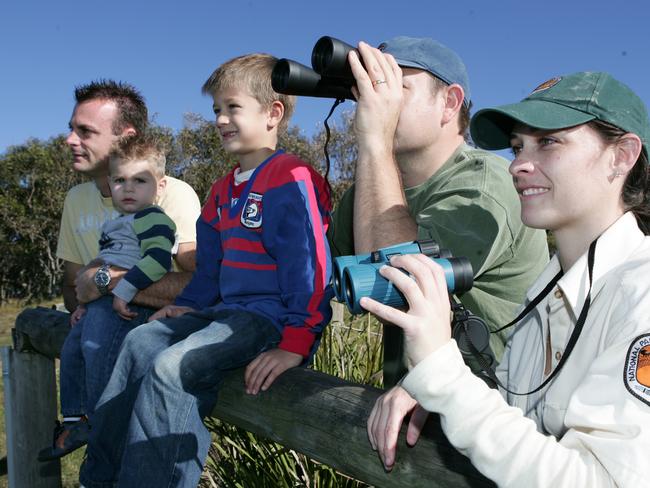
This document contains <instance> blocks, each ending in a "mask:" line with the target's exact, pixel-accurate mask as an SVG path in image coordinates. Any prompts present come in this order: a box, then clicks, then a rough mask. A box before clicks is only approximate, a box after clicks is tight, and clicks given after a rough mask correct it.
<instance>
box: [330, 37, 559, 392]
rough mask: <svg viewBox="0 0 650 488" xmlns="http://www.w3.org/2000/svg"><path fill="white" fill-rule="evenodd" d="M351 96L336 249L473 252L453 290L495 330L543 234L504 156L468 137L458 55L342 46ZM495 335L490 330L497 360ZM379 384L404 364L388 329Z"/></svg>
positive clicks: (521, 288) (527, 275)
mask: <svg viewBox="0 0 650 488" xmlns="http://www.w3.org/2000/svg"><path fill="white" fill-rule="evenodd" d="M348 61H349V64H350V67H351V69H352V73H353V75H354V78H355V85H354V86H353V87H352V92H353V94H354V96H355V98H356V99H357V103H358V105H357V109H356V115H355V120H354V130H355V134H356V137H357V143H358V160H357V165H356V176H355V182H354V185H353V187H352V188H351V189H350V190H349V191H348V192H346V194H345V195H344V196H343V198H342V200H341V202H340V204H339V206H338V208H337V209H336V211H335V213H334V217H333V221H332V225H331V226H330V233H329V236H328V237H329V238H330V243H331V248H332V252H333V253H334V254H335V255H349V254H355V253H367V252H371V251H373V250H376V249H379V248H383V247H387V246H390V245H394V244H397V243H401V242H406V241H414V240H417V239H432V240H434V241H436V242H438V243H439V244H440V245H441V246H444V247H445V248H447V249H449V250H450V251H451V252H452V253H453V255H454V256H465V257H467V258H469V260H470V262H471V264H472V268H473V270H474V286H473V288H472V289H471V290H470V291H468V292H467V293H465V294H464V295H463V296H462V297H461V298H460V299H461V302H462V303H463V304H464V306H465V307H467V309H469V310H470V311H471V312H473V313H474V314H476V315H478V316H479V317H482V318H483V319H484V320H485V321H486V322H487V323H488V326H489V327H490V329H492V330H495V329H497V328H499V327H500V326H502V325H505V324H506V323H508V322H510V320H512V318H513V317H514V316H515V310H516V308H517V307H518V305H519V304H520V303H522V301H523V298H524V293H525V291H526V289H527V288H528V286H529V285H530V283H531V282H532V281H533V280H534V279H535V277H536V276H538V275H539V273H540V272H541V270H542V269H543V267H544V266H545V264H546V262H547V261H548V249H547V245H546V236H545V234H544V232H543V231H539V230H532V229H529V228H526V227H525V226H524V225H523V224H522V223H521V220H520V216H519V215H520V208H519V199H518V196H517V194H516V192H515V190H514V188H513V185H512V181H511V177H510V175H509V173H508V169H507V168H508V163H507V161H505V160H504V159H503V158H500V157H498V156H496V155H494V154H491V153H488V152H486V151H483V150H480V149H476V148H474V147H471V146H469V145H468V144H466V142H465V134H466V131H467V126H468V124H469V109H470V106H471V103H470V93H469V81H468V77H467V72H466V70H465V66H464V64H463V62H462V61H461V60H460V58H459V57H458V55H457V54H456V53H454V52H453V51H451V50H450V49H448V48H447V47H445V46H443V45H442V44H440V43H438V42H436V41H433V40H431V39H426V38H408V37H396V38H394V39H391V40H389V41H387V42H385V43H382V44H381V45H380V47H379V49H375V48H372V47H371V46H369V45H368V44H366V43H363V42H361V43H359V46H358V50H352V51H351V52H350V53H349V54H348ZM503 334H504V335H503V336H499V335H498V334H493V335H492V338H491V340H490V346H491V348H492V350H493V352H494V354H495V355H496V357H497V359H499V358H500V357H501V354H502V352H503V344H504V342H505V332H504V333H503ZM384 347H385V354H384V361H385V363H384V384H385V386H386V387H388V386H392V385H393V384H395V382H396V381H397V380H398V379H399V378H400V376H401V375H402V374H403V372H404V366H403V364H402V361H401V333H400V331H398V330H396V329H395V328H394V327H391V326H387V327H384Z"/></svg>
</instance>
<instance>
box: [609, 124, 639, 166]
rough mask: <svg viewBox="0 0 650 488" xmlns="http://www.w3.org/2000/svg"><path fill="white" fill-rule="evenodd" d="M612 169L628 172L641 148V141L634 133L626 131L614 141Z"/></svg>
mask: <svg viewBox="0 0 650 488" xmlns="http://www.w3.org/2000/svg"><path fill="white" fill-rule="evenodd" d="M614 150H615V159H614V168H613V170H614V171H616V172H618V173H620V174H627V173H629V172H630V171H631V170H632V168H633V167H634V165H635V164H636V162H637V160H638V159H639V155H640V154H641V151H642V150H643V143H642V142H641V139H640V138H639V136H637V135H636V134H632V133H627V134H624V135H623V136H621V137H620V138H619V139H618V141H616V146H615V148H614Z"/></svg>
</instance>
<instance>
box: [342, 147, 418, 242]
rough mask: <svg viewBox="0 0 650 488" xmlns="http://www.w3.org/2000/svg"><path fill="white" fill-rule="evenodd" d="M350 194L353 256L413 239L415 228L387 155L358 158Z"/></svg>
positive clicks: (394, 170) (395, 168)
mask: <svg viewBox="0 0 650 488" xmlns="http://www.w3.org/2000/svg"><path fill="white" fill-rule="evenodd" d="M354 192H355V193H354V224H353V225H354V243H355V252H357V253H367V252H371V251H374V250H376V249H379V248H381V247H386V246H389V245H392V244H397V243H399V242H405V241H412V240H414V239H416V237H417V224H416V223H415V220H414V219H413V217H411V214H410V213H409V210H408V206H407V204H406V198H405V196H404V191H403V189H402V183H401V178H400V174H399V171H398V169H397V164H396V163H395V160H394V159H393V156H392V154H391V153H388V152H386V151H382V152H378V153H376V154H366V155H361V154H360V157H359V161H358V162H357V168H356V178H355V190H354Z"/></svg>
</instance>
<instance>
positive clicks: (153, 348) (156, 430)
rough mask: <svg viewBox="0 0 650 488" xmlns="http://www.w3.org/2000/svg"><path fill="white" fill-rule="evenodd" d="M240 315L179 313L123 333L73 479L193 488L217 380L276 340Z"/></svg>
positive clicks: (264, 323)
mask: <svg viewBox="0 0 650 488" xmlns="http://www.w3.org/2000/svg"><path fill="white" fill-rule="evenodd" d="M280 338H281V336H280V332H279V331H278V330H277V328H276V327H275V326H274V325H273V324H272V323H271V322H270V321H269V320H267V319H265V318H264V317H260V316H259V315H255V314H251V313H249V312H245V311H241V310H222V311H218V312H207V311H204V312H201V313H191V314H186V315H183V316H181V317H178V318H175V319H164V320H161V321H155V322H151V323H149V324H145V325H143V326H141V327H138V328H137V329H135V330H133V331H132V332H130V333H129V334H128V335H127V337H126V339H125V341H124V345H123V347H122V350H121V352H120V355H119V357H118V359H117V362H116V364H115V369H114V371H113V375H112V376H111V379H110V381H109V383H108V385H107V386H106V389H105V390H104V394H103V395H102V397H101V398H100V400H99V403H98V404H97V409H96V412H95V416H94V419H93V426H92V429H91V432H90V440H89V443H88V448H87V451H86V455H87V457H86V461H85V462H84V464H83V465H82V468H81V472H80V476H79V479H80V481H81V483H82V484H83V485H84V486H86V487H105V486H114V484H115V483H117V482H118V480H119V484H118V486H120V487H133V488H136V487H137V488H140V487H143V486H155V487H160V488H162V487H171V486H174V487H176V486H179V487H180V486H182V487H192V488H194V487H196V486H197V484H198V482H199V478H200V476H201V472H202V470H203V463H204V462H205V459H206V457H207V453H208V448H209V447H210V441H211V440H210V433H209V432H208V430H207V429H206V428H205V426H204V425H203V420H202V419H203V418H204V417H206V416H207V415H209V414H210V413H211V412H212V410H213V408H214V406H215V404H216V401H217V392H218V390H219V386H220V384H221V381H222V380H223V378H224V377H225V376H226V375H227V374H228V373H229V372H230V371H232V370H234V369H236V368H240V367H242V366H245V365H246V364H248V363H249V362H250V361H252V360H253V359H254V358H255V357H257V356H258V355H259V354H260V353H262V352H263V351H265V350H268V349H272V348H274V347H276V346H277V344H278V343H279V342H280Z"/></svg>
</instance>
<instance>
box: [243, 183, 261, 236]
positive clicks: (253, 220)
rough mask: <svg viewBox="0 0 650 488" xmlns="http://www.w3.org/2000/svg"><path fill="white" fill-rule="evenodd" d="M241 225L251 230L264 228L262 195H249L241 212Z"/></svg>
mask: <svg viewBox="0 0 650 488" xmlns="http://www.w3.org/2000/svg"><path fill="white" fill-rule="evenodd" d="M241 223H242V225H243V226H244V227H248V228H249V229H257V228H259V227H262V195H260V194H259V193H253V192H251V193H249V194H248V198H246V204H245V205H244V208H243V210H242V211H241Z"/></svg>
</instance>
